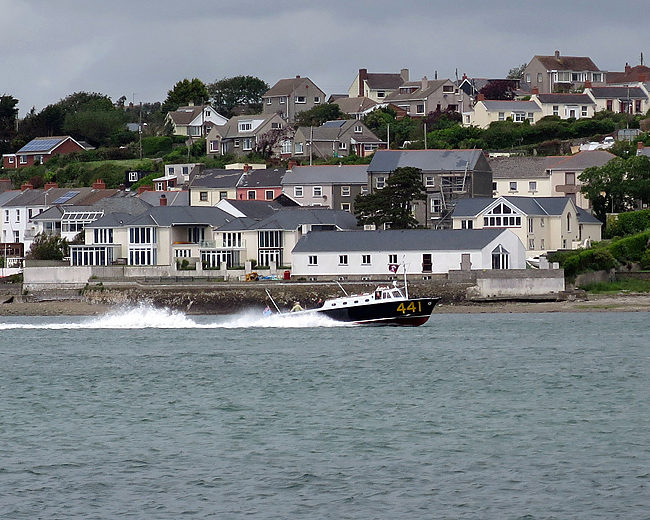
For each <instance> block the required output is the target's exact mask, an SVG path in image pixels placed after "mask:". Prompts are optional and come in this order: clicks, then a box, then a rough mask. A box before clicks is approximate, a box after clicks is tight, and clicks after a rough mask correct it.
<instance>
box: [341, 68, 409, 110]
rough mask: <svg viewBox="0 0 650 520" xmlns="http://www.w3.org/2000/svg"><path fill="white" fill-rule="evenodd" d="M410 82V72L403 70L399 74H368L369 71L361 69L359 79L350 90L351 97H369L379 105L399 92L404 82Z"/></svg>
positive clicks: (357, 78) (356, 79) (355, 80)
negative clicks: (393, 93)
mask: <svg viewBox="0 0 650 520" xmlns="http://www.w3.org/2000/svg"><path fill="white" fill-rule="evenodd" d="M408 80H409V70H408V69H402V70H401V71H400V72H399V73H383V72H382V73H376V72H368V69H359V73H358V74H357V77H356V78H354V81H353V82H352V85H350V88H349V89H348V94H349V97H351V98H355V97H367V98H370V99H371V100H372V101H375V102H377V103H383V102H384V99H385V98H386V97H387V96H388V95H390V94H391V93H392V92H394V91H395V90H397V89H398V88H399V87H400V86H401V85H402V84H403V83H404V82H406V81H408Z"/></svg>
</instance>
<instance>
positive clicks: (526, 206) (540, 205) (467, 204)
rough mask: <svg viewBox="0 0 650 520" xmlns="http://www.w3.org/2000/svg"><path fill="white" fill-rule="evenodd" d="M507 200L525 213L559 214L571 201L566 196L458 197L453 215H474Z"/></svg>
mask: <svg viewBox="0 0 650 520" xmlns="http://www.w3.org/2000/svg"><path fill="white" fill-rule="evenodd" d="M500 199H503V200H507V201H508V202H510V203H511V204H512V205H513V206H515V207H517V208H519V209H520V210H521V211H522V213H524V214H525V215H538V216H539V215H542V216H559V215H562V213H563V212H564V208H566V205H567V204H569V203H570V202H571V199H569V198H568V197H499V198H498V199H493V198H491V197H474V198H469V199H460V200H458V202H457V203H456V207H455V208H454V213H453V216H454V217H476V216H477V215H479V214H480V213H481V212H482V211H483V210H485V208H487V207H488V206H489V205H490V204H492V203H493V202H495V201H497V200H500Z"/></svg>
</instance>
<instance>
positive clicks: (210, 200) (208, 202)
mask: <svg viewBox="0 0 650 520" xmlns="http://www.w3.org/2000/svg"><path fill="white" fill-rule="evenodd" d="M247 172H248V170H222V169H218V168H210V169H207V170H204V171H203V173H201V174H200V175H197V176H196V177H194V179H193V180H192V182H191V183H190V186H189V191H190V206H216V204H217V202H219V201H220V200H223V199H236V198H237V186H238V185H239V181H240V180H241V178H242V177H243V175H244V173H247Z"/></svg>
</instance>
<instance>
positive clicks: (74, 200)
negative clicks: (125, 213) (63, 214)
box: [5, 188, 119, 207]
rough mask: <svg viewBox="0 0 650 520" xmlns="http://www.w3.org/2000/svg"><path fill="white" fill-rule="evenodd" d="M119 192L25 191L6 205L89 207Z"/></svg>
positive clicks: (63, 189) (113, 190)
mask: <svg viewBox="0 0 650 520" xmlns="http://www.w3.org/2000/svg"><path fill="white" fill-rule="evenodd" d="M118 192H119V190H115V189H109V190H96V189H93V188H50V189H48V190H43V189H38V190H32V189H29V190H25V191H22V192H21V193H20V194H19V195H18V196H16V197H14V198H13V199H11V200H10V201H7V202H6V203H5V205H6V206H14V207H26V206H52V205H55V204H65V205H68V206H69V205H77V206H89V205H91V204H94V203H95V202H98V201H99V200H101V199H103V198H105V197H111V196H113V195H115V194H116V193H118Z"/></svg>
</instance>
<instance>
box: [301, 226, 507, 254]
mask: <svg viewBox="0 0 650 520" xmlns="http://www.w3.org/2000/svg"><path fill="white" fill-rule="evenodd" d="M504 232H510V231H508V230H505V229H445V230H438V229H436V230H433V229H400V230H397V229H395V230H393V229H389V230H386V231H345V232H344V231H319V232H311V233H308V234H306V235H304V236H303V237H302V238H301V239H300V240H299V241H298V243H297V244H296V247H294V248H293V251H292V253H294V254H295V253H319V252H323V253H326V252H332V253H334V252H338V251H341V252H354V251H359V252H366V251H373V252H374V251H458V250H461V251H463V252H466V251H470V250H480V249H483V248H484V247H485V246H487V245H488V244H489V243H490V242H492V241H493V240H494V239H496V238H497V237H498V236H499V235H501V234H502V233H504Z"/></svg>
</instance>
